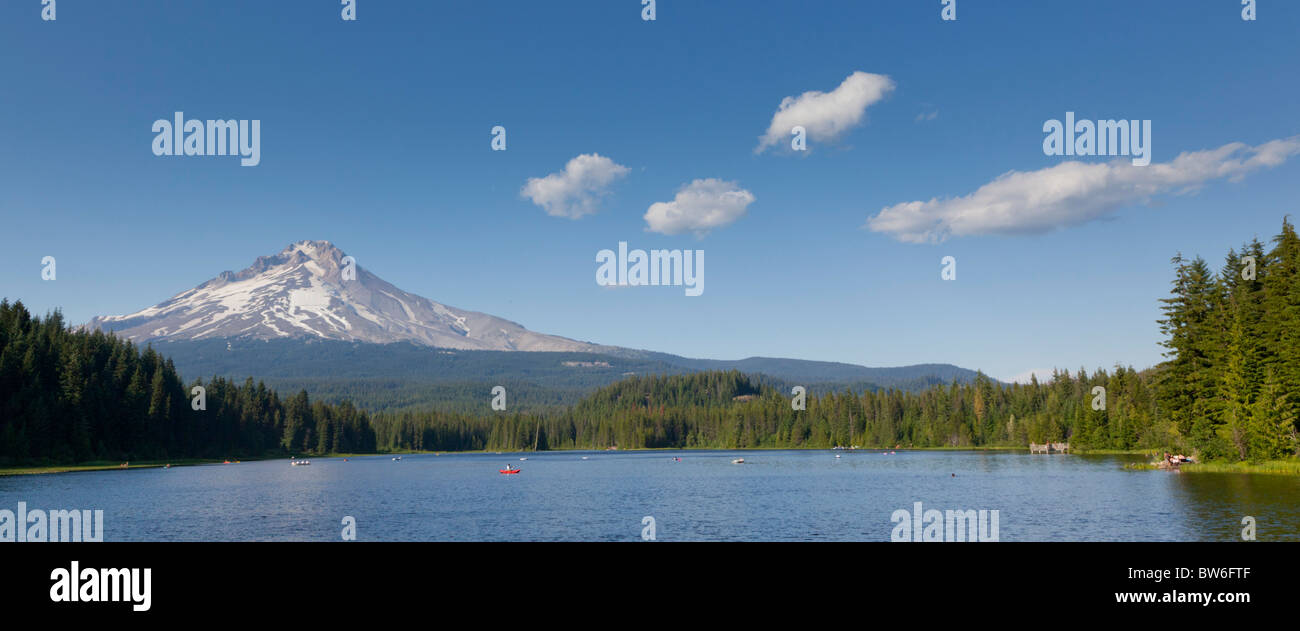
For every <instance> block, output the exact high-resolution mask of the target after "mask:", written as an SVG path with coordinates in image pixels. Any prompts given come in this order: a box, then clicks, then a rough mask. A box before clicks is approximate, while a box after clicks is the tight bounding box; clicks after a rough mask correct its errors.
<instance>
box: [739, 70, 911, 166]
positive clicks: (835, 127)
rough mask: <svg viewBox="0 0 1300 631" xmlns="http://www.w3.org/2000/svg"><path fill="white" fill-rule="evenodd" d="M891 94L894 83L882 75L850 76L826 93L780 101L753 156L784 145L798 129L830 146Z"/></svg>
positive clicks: (789, 97)
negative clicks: (868, 110)
mask: <svg viewBox="0 0 1300 631" xmlns="http://www.w3.org/2000/svg"><path fill="white" fill-rule="evenodd" d="M893 90H894V80H893V79H890V78H889V77H887V76H885V75H879V74H871V73H869V72H861V71H859V72H854V73H853V74H851V75H849V77H848V78H847V79H845V80H844V82H843V83H841V84H840V85H839V87H837V88H835V89H834V90H831V91H830V92H817V91H812V92H804V93H803V94H801V95H799V96H797V97H795V96H787V97H785V98H784V99H782V100H781V105H780V107H779V108H778V109H777V111H776V114H775V115H774V116H772V124H770V125H768V128H767V133H765V134H763V135H762V136H761V137H760V138H759V143H758V147H757V148H755V149H754V153H762V152H763V151H764V150H766V149H767V148H768V147H771V146H774V145H777V144H780V143H782V142H785V141H786V140H788V139H789V138H790V130H792V129H794V128H795V127H796V126H802V127H803V128H804V129H806V130H808V137H809V138H811V139H813V140H814V141H817V142H831V141H834V140H836V139H838V138H839V137H840V136H843V135H844V134H845V133H847V132H848V131H849V130H850V129H853V128H854V127H857V126H858V125H859V124H861V122H862V119H863V117H864V116H866V113H867V108H868V107H870V106H871V105H874V104H875V103H877V102H879V101H880V100H881V99H883V98H885V96H887V95H888V94H889V93H890V92H892V91H893Z"/></svg>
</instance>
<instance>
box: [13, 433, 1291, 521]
mask: <svg viewBox="0 0 1300 631" xmlns="http://www.w3.org/2000/svg"><path fill="white" fill-rule="evenodd" d="M520 457H527V458H528V460H527V461H520ZM584 457H586V459H585V460H584V459H583V458H584ZM737 457H743V458H744V459H745V461H746V463H745V464H743V465H736V464H732V463H731V461H732V459H733V458H737ZM674 458H681V460H680V461H676V460H674ZM1131 460H1132V458H1131V457H1127V456H1077V455H1053V456H1043V455H1033V456H1031V455H1028V454H1025V453H1002V452H959V451H953V452H948V451H943V452H904V451H900V452H897V453H896V454H893V455H890V454H887V453H881V452H879V451H856V452H844V453H841V457H840V458H836V457H835V453H834V452H827V451H750V452H732V451H726V452H723V451H683V452H666V451H656V452H594V453H591V452H556V453H540V454H500V455H498V454H444V455H437V456H435V455H431V454H430V455H411V456H404V457H403V458H402V460H401V461H400V462H394V461H393V460H391V459H390V458H389V457H387V456H374V457H361V458H351V459H350V460H349V461H344V460H343V459H341V458H328V459H327V458H322V459H315V460H313V461H312V465H311V466H308V467H291V466H289V462H288V461H287V460H275V461H262V462H244V463H240V464H230V465H207V466H198V467H174V468H171V469H137V470H123V471H97V472H85V473H67V474H57V475H35V476H17V477H7V478H0V509H8V510H11V511H15V512H16V511H17V504H18V502H20V501H22V502H26V503H27V506H28V508H29V509H33V508H36V509H102V510H103V511H104V539H105V540H106V541H124V540H143V541H174V540H181V541H208V540H212V541H267V540H339V539H340V533H341V532H342V529H343V526H342V524H341V522H342V519H343V517H344V516H352V517H354V518H355V519H356V522H357V531H358V532H357V535H358V536H357V538H358V539H359V540H392V541H426V540H438V541H442V540H458V541H460V540H470V541H481V540H544V541H550V540H580V541H631V540H639V539H640V538H641V536H642V531H643V526H642V519H643V517H646V516H652V517H654V519H655V534H656V536H657V538H658V539H659V540H661V541H672V540H739V541H750V540H759V541H787V540H792V541H810V540H813V541H815V540H854V541H888V540H889V538H890V533H891V531H892V530H893V528H894V522H893V521H891V515H892V514H893V513H894V511H896V510H899V509H905V510H908V511H912V510H913V507H914V503H915V502H921V503H922V505H923V507H924V508H925V509H931V508H934V509H940V510H946V509H953V510H964V509H976V510H980V509H983V510H997V511H999V535H1000V538H1001V540H1002V541H1022V540H1029V541H1055V540H1066V541H1076V540H1108V541H1109V540H1113V541H1148V540H1165V541H1186V540H1232V539H1237V538H1239V535H1240V532H1241V529H1242V526H1241V521H1242V518H1243V516H1247V515H1250V516H1253V517H1255V519H1256V521H1257V523H1258V537H1259V539H1260V540H1300V478H1296V477H1291V476H1271V475H1242V474H1187V473H1184V474H1174V473H1167V472H1163V471H1129V470H1125V469H1124V468H1123V465H1124V463H1125V462H1128V461H1131ZM506 464H513V465H515V466H518V467H521V468H522V469H523V471H522V472H521V473H519V474H517V475H501V474H499V473H498V472H497V470H498V469H500V468H502V467H504V466H505V465H506ZM953 474H956V477H953Z"/></svg>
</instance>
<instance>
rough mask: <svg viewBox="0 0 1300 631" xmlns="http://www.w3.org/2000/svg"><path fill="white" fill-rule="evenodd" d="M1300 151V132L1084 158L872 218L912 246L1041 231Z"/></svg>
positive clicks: (874, 225) (872, 224)
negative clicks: (1155, 156)
mask: <svg viewBox="0 0 1300 631" xmlns="http://www.w3.org/2000/svg"><path fill="white" fill-rule="evenodd" d="M1297 153H1300V136H1292V137H1290V138H1284V139H1280V140H1272V141H1269V142H1266V143H1264V144H1261V145H1258V146H1254V147H1252V146H1250V145H1247V144H1245V143H1240V142H1234V143H1230V144H1227V145H1224V146H1222V147H1219V148H1218V149H1206V150H1202V151H1192V152H1184V153H1181V154H1179V155H1178V156H1177V157H1175V158H1174V159H1173V160H1172V161H1170V162H1165V163H1152V164H1150V165H1148V166H1135V165H1133V164H1132V162H1131V160H1130V159H1128V158H1122V159H1118V160H1114V161H1111V162H1107V163H1101V164H1096V163H1084V162H1078V161H1070V162H1062V163H1061V164H1058V165H1055V166H1052V167H1047V168H1045V169H1039V170H1037V171H1028V172H1025V171H1010V172H1008V173H1004V174H1003V175H1001V176H999V177H998V178H997V179H995V180H993V181H992V182H989V183H988V184H985V185H983V186H981V187H979V188H978V189H977V190H976V191H975V192H973V193H971V194H969V195H966V196H964V197H957V198H947V199H939V198H937V197H936V198H933V199H931V200H929V201H912V202H904V203H901V204H895V205H893V206H888V207H886V208H883V209H881V210H880V212H879V213H877V214H876V215H875V216H873V217H871V218H869V219H868V220H867V223H866V226H865V227H867V228H870V229H871V230H872V231H873V232H883V233H885V234H888V235H891V236H893V237H894V238H895V239H897V240H898V241H903V242H906V243H940V242H942V241H945V240H947V239H948V238H949V237H964V236H975V235H989V234H999V235H1015V234H1041V233H1044V232H1048V231H1050V230H1056V229H1059V228H1062V227H1066V226H1074V225H1078V224H1082V223H1086V222H1089V221H1095V220H1098V219H1103V218H1105V217H1108V216H1109V215H1112V214H1114V213H1115V212H1116V211H1117V210H1119V209H1120V208H1123V207H1125V206H1129V205H1133V204H1137V203H1149V202H1150V198H1151V197H1152V196H1153V195H1157V194H1162V193H1165V194H1174V195H1180V194H1186V193H1191V192H1194V191H1196V190H1197V189H1199V188H1200V187H1201V186H1202V185H1204V184H1206V183H1207V182H1210V181H1213V180H1216V179H1221V178H1226V179H1227V180H1229V181H1231V182H1236V181H1239V180H1241V179H1242V178H1244V177H1245V176H1246V175H1247V174H1248V173H1250V172H1252V171H1257V170H1259V169H1264V168H1271V167H1276V166H1278V165H1280V164H1282V163H1283V162H1285V161H1286V160H1287V158H1289V157H1290V156H1293V155H1295V154H1297Z"/></svg>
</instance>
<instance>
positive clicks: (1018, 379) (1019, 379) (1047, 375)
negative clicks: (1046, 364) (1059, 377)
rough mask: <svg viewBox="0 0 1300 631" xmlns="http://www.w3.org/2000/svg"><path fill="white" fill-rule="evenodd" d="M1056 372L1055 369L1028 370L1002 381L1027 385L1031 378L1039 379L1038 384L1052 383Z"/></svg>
mask: <svg viewBox="0 0 1300 631" xmlns="http://www.w3.org/2000/svg"><path fill="white" fill-rule="evenodd" d="M1054 372H1055V369H1054V368H1035V369H1033V370H1026V371H1025V372H1022V373H1020V374H1018V375H1016V376H1014V377H1008V378H1006V379H1003V380H1002V381H1005V382H1007V383H1021V384H1027V383H1029V380H1030V379H1031V378H1033V377H1038V383H1051V381H1052V373H1054Z"/></svg>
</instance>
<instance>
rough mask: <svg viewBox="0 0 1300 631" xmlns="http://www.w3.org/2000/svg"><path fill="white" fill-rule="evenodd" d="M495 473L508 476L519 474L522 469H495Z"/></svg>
mask: <svg viewBox="0 0 1300 631" xmlns="http://www.w3.org/2000/svg"><path fill="white" fill-rule="evenodd" d="M497 471H500V472H501V473H505V474H507V475H509V474H511V473H519V472H520V471H522V469H497Z"/></svg>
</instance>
